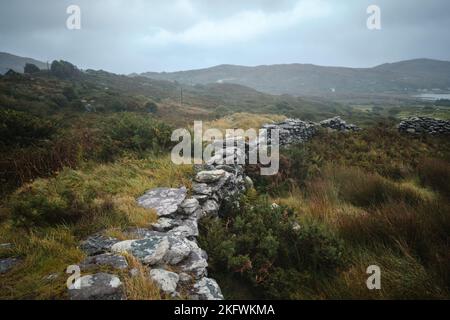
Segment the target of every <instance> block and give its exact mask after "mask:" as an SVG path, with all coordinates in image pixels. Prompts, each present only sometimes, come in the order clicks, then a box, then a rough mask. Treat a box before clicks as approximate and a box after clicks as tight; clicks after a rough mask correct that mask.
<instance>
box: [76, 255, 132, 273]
mask: <svg viewBox="0 0 450 320" xmlns="http://www.w3.org/2000/svg"><path fill="white" fill-rule="evenodd" d="M95 266H108V267H112V268H114V269H118V270H125V269H127V268H128V263H127V260H126V259H125V258H124V257H123V256H120V255H116V254H111V253H104V254H100V255H98V256H92V257H88V258H87V259H86V260H84V261H83V263H82V264H81V265H80V267H81V269H89V268H93V267H95Z"/></svg>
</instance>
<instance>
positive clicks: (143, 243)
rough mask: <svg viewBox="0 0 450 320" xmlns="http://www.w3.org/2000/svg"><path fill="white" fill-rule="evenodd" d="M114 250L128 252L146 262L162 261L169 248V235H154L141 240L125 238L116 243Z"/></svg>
mask: <svg viewBox="0 0 450 320" xmlns="http://www.w3.org/2000/svg"><path fill="white" fill-rule="evenodd" d="M111 250H112V251H113V252H118V253H120V252H128V253H131V254H132V255H133V256H135V257H136V258H137V259H139V260H140V261H141V262H142V263H145V264H150V265H153V264H158V263H160V262H161V261H162V260H163V258H164V256H165V255H166V253H167V251H168V250H169V240H168V238H167V236H156V235H155V236H152V237H150V238H144V239H139V240H125V241H122V242H119V243H117V244H115V245H114V246H113V247H112V248H111Z"/></svg>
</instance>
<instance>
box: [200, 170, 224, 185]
mask: <svg viewBox="0 0 450 320" xmlns="http://www.w3.org/2000/svg"><path fill="white" fill-rule="evenodd" d="M223 176H225V171H224V170H211V171H200V172H199V173H197V175H196V176H195V181H197V182H199V183H212V182H216V181H218V180H220V179H221V178H222V177H223Z"/></svg>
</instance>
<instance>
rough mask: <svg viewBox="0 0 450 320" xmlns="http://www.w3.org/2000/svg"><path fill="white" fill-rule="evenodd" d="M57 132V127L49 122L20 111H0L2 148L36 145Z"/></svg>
mask: <svg viewBox="0 0 450 320" xmlns="http://www.w3.org/2000/svg"><path fill="white" fill-rule="evenodd" d="M55 132H56V126H55V124H54V123H52V122H51V121H49V120H43V119H41V118H38V117H35V116H32V115H30V114H27V113H24V112H20V111H14V110H8V109H2V110H0V147H5V146H28V145H30V144H36V143H39V142H41V141H42V140H45V139H49V138H50V137H51V136H52V135H53V134H54V133H55Z"/></svg>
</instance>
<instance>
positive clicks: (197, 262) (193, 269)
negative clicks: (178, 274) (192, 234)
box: [179, 241, 208, 279]
mask: <svg viewBox="0 0 450 320" xmlns="http://www.w3.org/2000/svg"><path fill="white" fill-rule="evenodd" d="M189 245H190V247H191V253H190V254H189V256H188V258H187V259H185V260H184V261H183V262H182V263H181V264H180V265H179V266H180V268H181V270H182V271H183V272H186V273H190V274H192V275H193V276H194V277H195V278H197V279H199V278H201V277H204V276H206V275H207V271H206V268H207V267H208V262H207V260H206V259H205V256H204V254H203V251H202V249H200V248H199V246H198V245H197V243H195V242H193V241H190V242H189Z"/></svg>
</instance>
